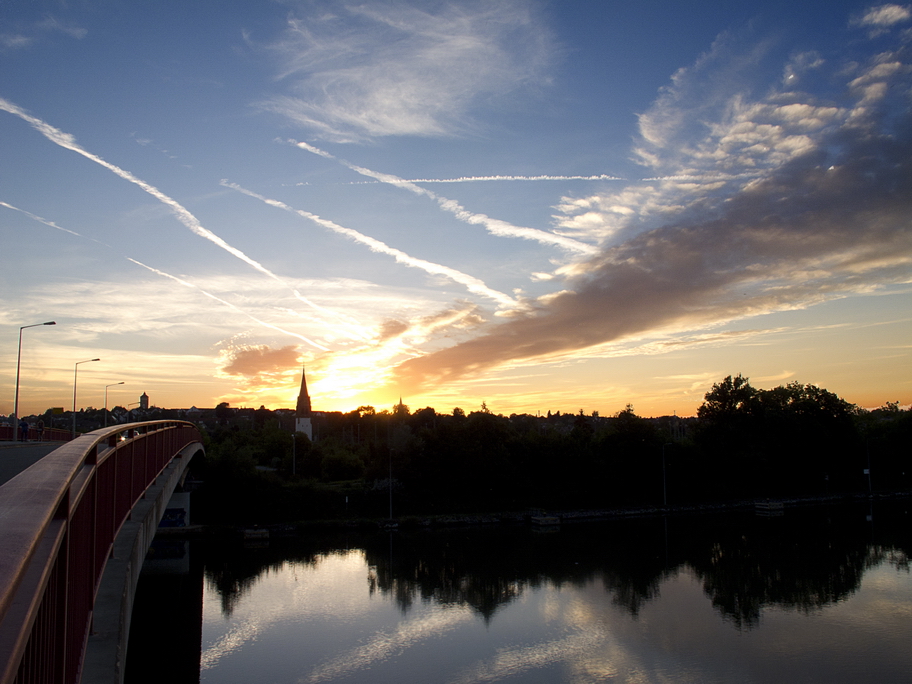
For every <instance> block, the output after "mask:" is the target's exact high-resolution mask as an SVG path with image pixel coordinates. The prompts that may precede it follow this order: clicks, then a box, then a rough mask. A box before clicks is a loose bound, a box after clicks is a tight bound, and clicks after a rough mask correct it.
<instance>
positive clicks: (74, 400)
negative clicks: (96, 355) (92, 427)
mask: <svg viewBox="0 0 912 684" xmlns="http://www.w3.org/2000/svg"><path fill="white" fill-rule="evenodd" d="M92 361H101V359H86V360H85V361H77V362H76V366H75V368H74V370H73V439H76V375H77V374H78V373H79V364H80V363H92Z"/></svg>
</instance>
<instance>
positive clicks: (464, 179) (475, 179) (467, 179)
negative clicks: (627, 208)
mask: <svg viewBox="0 0 912 684" xmlns="http://www.w3.org/2000/svg"><path fill="white" fill-rule="evenodd" d="M574 180H584V181H593V180H617V181H622V180H627V179H626V178H621V177H619V176H609V175H607V174H604V173H602V174H599V175H597V176H547V175H545V176H460V177H459V178H407V179H405V182H406V183H484V182H487V181H574Z"/></svg>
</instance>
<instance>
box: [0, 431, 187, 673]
mask: <svg viewBox="0 0 912 684" xmlns="http://www.w3.org/2000/svg"><path fill="white" fill-rule="evenodd" d="M200 441H201V438H200V434H199V431H198V430H197V429H196V427H195V426H194V425H193V424H192V423H187V422H183V421H147V422H141V423H130V424H127V425H118V426H114V427H111V428H104V429H102V430H95V431H94V432H90V433H88V434H86V435H82V436H80V437H78V438H76V439H75V440H73V441H72V442H69V443H68V444H65V445H63V446H61V447H59V448H58V449H55V450H54V451H52V452H51V453H50V454H48V455H47V456H45V457H44V458H43V459H41V461H39V462H38V463H35V464H34V465H33V466H31V467H30V468H28V469H27V470H25V471H23V472H22V473H20V474H19V475H17V476H16V477H14V478H13V479H11V480H10V481H8V482H7V483H6V484H4V485H3V486H0V684H14V683H15V684H32V683H35V684H38V683H40V684H45V683H48V684H50V683H54V684H77V683H78V682H79V678H80V674H81V667H82V659H83V655H84V652H85V645H86V640H87V638H88V636H89V631H90V629H91V623H92V610H93V605H94V601H95V594H96V591H97V589H98V584H99V581H100V579H101V576H102V572H103V571H104V566H105V563H106V561H107V559H108V556H109V555H110V553H111V548H112V544H113V542H114V538H115V537H116V536H117V532H118V531H119V530H120V528H121V526H122V525H123V523H124V522H125V521H126V520H127V519H128V518H129V516H130V511H131V509H132V508H133V506H134V504H135V503H136V502H137V501H138V500H139V499H140V498H141V497H142V496H143V493H144V492H145V490H146V489H147V488H148V487H149V486H150V485H151V484H153V483H154V482H155V479H156V478H157V477H158V475H159V474H160V473H161V472H162V471H163V470H164V468H165V467H166V466H167V465H168V464H169V462H170V461H171V460H172V458H174V456H176V455H177V454H179V453H180V451H181V450H182V449H184V448H185V447H186V446H188V445H190V444H192V443H194V442H200Z"/></svg>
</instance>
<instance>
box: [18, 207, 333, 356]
mask: <svg viewBox="0 0 912 684" xmlns="http://www.w3.org/2000/svg"><path fill="white" fill-rule="evenodd" d="M0 207H6V208H7V209H12V210H13V211H18V212H20V213H22V214H25V215H26V216H28V217H29V218H31V219H34V220H35V221H38V222H39V223H43V224H44V225H46V226H48V227H50V228H55V229H56V230H62V231H63V232H64V233H69V234H70V235H75V236H76V237H80V238H83V239H84V240H91V241H92V242H97V243H98V244H99V245H103V246H105V247H108V248H111V249H113V248H112V247H111V246H110V245H108V244H105V243H104V242H101V241H100V240H96V239H95V238H90V237H86V236H85V235H82V234H81V233H77V232H76V231H75V230H70V229H69V228H61V227H60V226H58V225H57V224H56V223H54V222H53V221H48V220H47V219H44V218H42V217H40V216H38V215H36V214H33V213H31V212H30V211H26V210H25V209H20V208H19V207H14V206H13V205H12V204H8V203H6V202H3V201H2V200H0ZM124 259H126V260H127V261H130V262H132V263H134V264H136V265H137V266H142V267H143V268H145V269H148V270H150V271H152V272H153V273H156V274H158V275H160V276H163V277H165V278H170V279H171V280H174V281H176V282H178V283H180V284H181V285H185V286H187V287H192V288H195V289H197V290H199V291H200V292H202V293H203V294H204V295H206V296H207V297H209V298H211V299H214V300H215V301H217V302H220V303H222V304H224V305H225V306H227V307H228V308H230V309H232V310H233V311H236V312H237V313H239V314H241V315H243V316H246V317H247V318H249V319H250V320H252V321H255V322H256V323H259V324H260V325H262V326H265V327H267V328H271V329H272V330H277V331H279V332H282V333H285V334H286V335H291V336H292V337H296V338H298V339H299V340H303V341H304V342H307V343H308V344H310V345H312V346H314V347H316V348H317V349H321V350H323V351H330V350H329V349H328V348H327V347H324V346H323V345H322V344H318V343H317V342H314V341H313V340H311V339H308V338H307V337H304V336H303V335H299V334H298V333H293V332H291V331H290V330H284V329H283V328H279V327H278V326H275V325H272V324H271V323H267V322H266V321H261V320H260V319H259V318H257V317H256V316H252V315H250V314H249V313H247V312H246V311H244V310H242V309H240V308H238V307H237V306H235V305H234V304H232V303H231V302H228V301H225V300H224V299H222V298H221V297H217V296H216V295H214V294H212V293H211V292H206V290H204V289H203V288H201V287H200V286H199V285H194V284H193V283H191V282H188V281H186V280H181V279H180V278H178V277H176V276H173V275H171V274H169V273H165V272H164V271H160V270H159V269H157V268H153V267H151V266H147V265H146V264H144V263H142V262H140V261H137V260H136V259H132V258H130V257H128V256H125V257H124Z"/></svg>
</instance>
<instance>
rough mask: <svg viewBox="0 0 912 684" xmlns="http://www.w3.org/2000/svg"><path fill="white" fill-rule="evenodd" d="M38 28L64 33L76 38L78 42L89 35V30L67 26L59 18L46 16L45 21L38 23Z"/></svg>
mask: <svg viewBox="0 0 912 684" xmlns="http://www.w3.org/2000/svg"><path fill="white" fill-rule="evenodd" d="M38 28H40V29H41V30H43V31H53V32H57V33H63V34H65V35H68V36H70V37H71V38H76V39H77V40H82V39H83V38H85V37H86V35H88V33H89V32H88V30H87V29H84V28H82V27H81V26H74V25H72V24H67V23H65V22H62V21H60V20H59V19H58V18H57V17H54V16H51V15H48V16H46V17H45V18H44V19H42V20H41V21H40V22H38Z"/></svg>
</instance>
